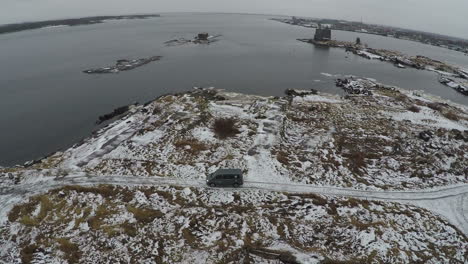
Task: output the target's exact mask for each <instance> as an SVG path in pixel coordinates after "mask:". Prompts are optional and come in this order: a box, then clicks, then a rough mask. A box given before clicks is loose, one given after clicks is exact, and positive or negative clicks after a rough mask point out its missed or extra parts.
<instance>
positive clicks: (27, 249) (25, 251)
mask: <svg viewBox="0 0 468 264" xmlns="http://www.w3.org/2000/svg"><path fill="white" fill-rule="evenodd" d="M38 248H39V246H38V245H36V244H31V245H24V246H23V247H22V248H21V252H20V256H21V261H22V262H23V263H31V261H32V260H33V254H34V253H35V252H36V251H37V249H38Z"/></svg>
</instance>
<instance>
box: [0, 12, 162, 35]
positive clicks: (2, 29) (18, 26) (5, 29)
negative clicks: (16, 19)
mask: <svg viewBox="0 0 468 264" xmlns="http://www.w3.org/2000/svg"><path fill="white" fill-rule="evenodd" d="M156 17H161V15H159V14H146V15H121V16H94V17H83V18H71V19H60V20H46V21H38V22H24V23H15V24H6V25H0V35H1V34H8V33H15V32H21V31H26V30H35V29H41V28H46V27H56V26H82V25H93V24H101V23H104V22H105V21H106V20H123V19H148V18H156Z"/></svg>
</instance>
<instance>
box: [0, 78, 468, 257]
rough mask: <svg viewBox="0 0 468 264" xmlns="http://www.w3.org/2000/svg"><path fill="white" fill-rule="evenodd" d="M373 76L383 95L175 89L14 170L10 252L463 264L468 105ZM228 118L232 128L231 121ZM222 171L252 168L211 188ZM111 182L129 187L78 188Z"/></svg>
mask: <svg viewBox="0 0 468 264" xmlns="http://www.w3.org/2000/svg"><path fill="white" fill-rule="evenodd" d="M363 83H365V84H366V85H369V84H370V85H371V86H372V94H373V95H372V96H354V95H353V96H347V97H341V98H340V97H338V96H333V95H328V94H314V93H309V94H306V95H304V96H290V97H284V98H273V97H260V96H251V95H244V94H236V93H227V92H223V91H218V90H214V89H198V90H194V91H193V92H190V93H184V94H178V95H168V96H163V97H161V98H158V99H157V100H155V101H153V102H151V103H149V104H147V105H144V106H139V107H136V108H133V109H132V111H131V112H130V113H129V114H128V115H126V116H125V117H123V118H121V119H120V120H117V121H115V122H113V123H111V124H110V125H108V126H107V127H105V128H103V129H101V130H100V131H98V132H97V133H95V134H94V135H93V136H92V137H90V138H88V139H86V140H85V141H83V142H82V143H80V144H77V145H76V146H74V147H72V148H70V149H68V150H66V151H64V152H60V153H56V154H54V155H52V156H50V157H48V158H46V159H44V160H42V161H41V162H38V163H35V164H33V165H31V166H29V167H14V168H0V192H1V195H0V204H1V205H2V206H1V207H0V220H1V221H0V223H1V229H0V234H1V239H2V240H0V243H3V245H0V248H2V250H1V252H0V261H1V260H4V261H7V262H15V261H19V260H20V259H23V260H24V259H29V260H31V259H34V260H37V261H39V260H40V259H42V260H43V262H45V263H49V262H57V263H60V262H63V261H64V260H68V262H73V260H74V259H75V258H79V259H81V261H83V262H87V261H99V255H96V254H97V253H96V254H91V252H93V250H96V249H99V250H101V249H103V248H104V249H106V250H104V251H103V252H107V253H103V255H102V256H104V255H105V256H106V258H107V257H108V258H109V259H114V260H115V261H124V262H129V261H130V262H131V261H132V256H133V257H135V256H136V257H137V258H138V259H144V258H143V257H147V258H148V262H151V261H150V259H152V260H153V262H156V263H161V262H181V263H187V262H194V261H195V262H216V261H218V262H229V261H228V260H230V261H231V262H233V263H236V261H240V260H241V259H239V258H242V259H249V260H250V261H252V262H253V263H256V262H262V263H277V261H278V260H279V259H281V258H288V257H291V256H290V255H291V254H292V255H293V257H295V258H296V259H297V260H300V262H303V263H320V262H325V263H326V261H333V260H354V261H358V262H359V261H361V262H380V261H383V262H394V263H395V262H407V263H411V262H416V261H422V262H427V263H449V262H454V263H463V262H465V261H466V259H467V253H466V248H467V246H468V244H467V238H466V235H467V234H468V230H467V227H468V221H467V212H466V211H467V206H466V204H467V202H468V201H467V199H468V198H467V197H468V194H467V192H468V190H467V188H468V185H467V183H468V178H467V177H468V176H467V171H466V168H467V167H468V162H467V160H468V159H467V158H468V157H467V155H468V154H467V150H468V144H467V141H468V111H467V109H466V108H465V107H463V106H460V105H455V104H452V103H450V102H443V101H441V100H439V99H437V98H432V97H430V96H426V95H423V94H417V93H410V92H408V91H404V90H400V89H395V88H391V87H386V86H383V85H381V84H378V83H376V82H375V80H364V81H363ZM219 120H231V121H233V122H232V123H233V124H234V125H233V126H232V127H221V130H220V131H221V132H220V131H218V130H217V129H216V121H219ZM228 123H229V122H228ZM223 124H224V123H223ZM223 126H226V125H223ZM223 131H224V132H223ZM226 131H227V132H226ZM223 133H224V134H223ZM217 168H240V169H242V170H243V171H244V175H245V180H246V183H245V186H244V188H242V189H241V190H233V189H210V188H206V187H205V186H204V179H205V177H206V175H207V174H208V173H211V172H213V171H215V170H216V169H217ZM99 184H109V185H113V186H115V185H118V186H121V187H119V188H117V189H113V192H112V193H107V192H106V190H108V189H109V188H114V187H110V186H107V187H106V186H99V187H87V188H91V189H86V188H85V189H80V188H84V187H73V188H71V189H70V187H67V186H70V185H79V186H96V185H99ZM168 186H172V187H168ZM151 187H153V188H151ZM56 188H59V189H60V188H62V189H61V190H62V192H61V191H60V190H53V189H56ZM148 189H149V190H150V191H148ZM50 190H52V191H51V192H50V193H48V194H46V195H44V193H45V192H47V191H50ZM90 190H91V191H90ZM103 190H104V191H103ZM145 190H146V191H145ZM160 192H162V193H161V195H162V197H160V198H161V199H162V200H158V199H159V198H157V197H156V196H158V195H159V194H160ZM168 192H169V193H170V194H168ZM141 193H143V194H144V195H142V194H141ZM148 193H149V194H148ZM155 193H158V195H154V194H155ZM314 193H315V194H322V195H326V196H325V197H320V196H316V195H314ZM34 195H37V196H34ZM122 195H125V196H128V197H127V198H125V197H123V196H122ZM32 196H34V197H32ZM169 196H171V197H184V199H183V201H176V200H177V199H176V198H168V197H169ZM186 196H187V197H186ZM208 196H209V198H207V197H208ZM239 196H240V198H239ZM296 196H298V197H299V198H298V197H296ZM29 197H32V198H30V200H29V202H27V199H28V198H29ZM145 197H146V198H145ZM252 197H255V199H254V198H252ZM306 197H307V198H306ZM333 197H347V198H333ZM61 198H63V199H62V200H63V201H66V203H65V202H61ZM111 198H112V199H111ZM154 199H156V200H154ZM206 199H208V200H206ZM367 200H371V201H367ZM80 201H86V202H84V203H80ZM145 201H146V202H145ZM202 201H203V202H202ZM349 201H351V202H349ZM233 202H234V203H235V204H232V203H233ZM109 203H111V205H110V207H109V208H108V207H107V205H109ZM18 204H22V205H18ZM80 204H81V207H80V206H78V205H80ZM297 204H300V207H297ZM15 205H17V206H16V207H15ZM221 205H222V206H221ZM213 206H214V207H215V208H218V209H219V210H220V212H218V211H217V210H218V209H216V210H215V212H213V214H214V215H213V217H211V216H210V217H209V219H206V221H205V220H203V221H205V222H203V224H197V223H196V222H193V221H194V220H193V219H198V218H200V215H206V214H207V212H209V211H210V208H211V207H213ZM230 206H231V207H232V206H241V207H242V208H243V209H242V210H246V211H245V212H244V213H242V212H239V211H237V210H240V209H235V208H231V207H230ZM78 207H79V208H80V209H78ZM225 207H226V208H230V209H226V208H225ZM245 207H248V208H250V209H246V208H245ZM43 208H44V209H43ZM99 208H101V209H99ZM106 208H107V209H106ZM168 208H169V209H170V210H169V209H168ZM265 208H266V209H267V210H266V209H265ZM285 208H286V209H285ZM340 208H341V209H340ZM422 208H424V209H422ZM12 209H13V211H11V210H12ZM111 209H112V210H111ZM231 209H232V210H233V211H232V210H231ZM264 209H265V210H264ZM427 209H428V210H427ZM60 210H64V211H66V212H67V213H66V214H62V213H60ZM172 210H175V211H172ZM281 210H283V211H281ZM304 210H305V211H304ZM85 211H86V212H88V213H84V212H85ZM280 211H281V212H280ZM246 212H248V213H246ZM15 215H16V216H15ZM132 215H133V216H132ZM148 215H149V216H148ZM208 215H209V214H208ZM101 216H102V217H101ZM246 216H248V217H251V219H252V221H251V222H246V221H244V222H242V221H241V220H239V221H237V220H236V219H242V218H243V217H246ZM319 216H320V218H317V217H319ZM93 217H94V218H93ZM145 217H149V220H148V219H146V218H145ZM96 218H97V219H96ZM77 219H82V220H78V222H77ZM145 219H146V220H145ZM174 219H179V220H176V221H175V222H174ZM274 219H276V220H274ZM319 219H321V220H319ZM140 220H141V221H143V222H141V223H139V221H140ZM257 220H258V221H257ZM322 220H323V221H322ZM89 221H91V223H90V222H89ZM93 221H97V223H95V222H93ZM216 221H221V222H222V223H223V225H224V229H220V226H217V225H216ZM232 221H234V222H232ZM236 221H237V222H236ZM173 222H174V223H173ZM192 222H193V223H192ZM230 222H232V223H237V224H238V225H237V226H236V227H235V228H238V227H241V228H240V231H239V232H237V231H238V230H236V231H232V232H234V233H232V234H231V233H229V232H231V231H229V232H228V231H226V230H232V229H233V228H234V226H231V227H229V224H228V223H230ZM92 223H94V224H92ZM171 223H172V224H171ZM176 223H178V224H176ZM90 225H94V227H93V228H94V229H93V228H91V227H90ZM200 225H201V226H200ZM335 227H337V228H338V229H337V230H335ZM48 228H51V229H48ZM90 228H91V229H92V230H91V231H92V232H88V231H89V230H90ZM226 228H227V229H226ZM235 228H234V229H235ZM290 228H293V229H294V230H289V229H290ZM275 229H276V230H277V231H276V232H273V231H271V230H275ZM184 230H187V231H184ZM256 230H257V231H258V230H261V232H256ZM267 230H270V231H271V232H270V231H269V232H267ZM174 232H175V233H174ZM170 233H172V234H173V235H174V236H175V237H171V238H169V237H166V236H169V234H170ZM45 234H52V235H51V236H52V237H49V238H44V235H45ZM103 234H104V235H103ZM177 234H178V235H177ZM226 234H229V235H226ZM246 234H249V235H246ZM255 234H257V235H255ZM340 234H341V235H340ZM145 235H146V236H145ZM75 236H76V238H73V237H75ZM226 236H228V237H229V238H227V237H226ZM157 237H164V238H166V240H168V241H172V242H170V243H169V242H167V241H161V240H158V239H156V238H157ZM98 238H101V239H98ZM96 239H97V241H95V240H96ZM171 239H172V240H171ZM226 239H227V240H226ZM341 240H342V242H339V241H341ZM129 241H130V242H129ZM144 241H151V243H157V244H151V243H150V244H146V242H144ZM158 241H159V242H158ZM220 241H221V242H220ZM223 241H224V242H223ZM259 241H264V242H265V243H260V244H258V243H257V242H259ZM88 243H89V245H88ZM128 243H130V244H128ZM132 243H133V244H132ZM167 243H169V244H167ZM171 243H172V244H171ZM86 245H87V246H86ZM129 245H130V246H131V247H133V248H137V249H138V250H137V251H138V252H133V251H132V252H130V251H131V250H130V246H129ZM161 245H164V249H160V248H161V247H162V246H161ZM184 245H188V247H184ZM246 245H247V246H246ZM345 245H346V247H345ZM348 247H351V248H353V250H352V251H349V248H348ZM70 248H71V249H73V248H80V249H81V248H82V250H81V251H80V252H82V254H80V255H73V254H70V253H67V252H68V251H69V249H70ZM150 248H152V249H153V250H152V251H151V250H150ZM226 248H228V249H229V250H226ZM122 250H123V252H125V254H122V255H119V254H117V253H116V252H121V251H122ZM129 250H130V251H129ZM161 250H162V251H161ZM165 250H168V251H167V252H174V254H170V255H171V256H177V257H176V258H175V259H170V258H168V255H167V254H163V253H161V252H163V251H165ZM71 251H73V250H71ZM57 252H59V253H57ZM106 254H107V255H106ZM216 254H217V255H216ZM214 255H216V256H217V257H216V258H214V259H213V258H210V257H213V256H214ZM158 256H159V257H160V258H158ZM233 256H240V257H239V258H238V259H236V258H234V259H232V258H231V257H233ZM370 256H372V259H364V257H370ZM283 260H284V259H283ZM275 261H276V262H275ZM38 263H39V262H38Z"/></svg>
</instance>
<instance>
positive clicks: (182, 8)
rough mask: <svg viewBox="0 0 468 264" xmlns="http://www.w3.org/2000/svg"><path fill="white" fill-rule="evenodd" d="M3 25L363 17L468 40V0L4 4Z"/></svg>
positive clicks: (21, 0) (14, 0)
mask: <svg viewBox="0 0 468 264" xmlns="http://www.w3.org/2000/svg"><path fill="white" fill-rule="evenodd" d="M0 6H1V8H0V24H5V23H13V22H23V21H35V20H44V19H55V18H67V17H83V16H91V15H113V14H133V13H159V12H228V13H265V14H281V15H296V16H310V17H321V18H338V19H346V20H356V21H359V20H361V17H362V19H363V20H364V22H368V23H378V24H385V25H392V26H399V27H404V28H410V29H418V30H424V31H429V32H435V33H445V34H448V35H453V36H458V37H463V38H467V39H468V19H467V17H468V14H467V10H468V0H1V5H0Z"/></svg>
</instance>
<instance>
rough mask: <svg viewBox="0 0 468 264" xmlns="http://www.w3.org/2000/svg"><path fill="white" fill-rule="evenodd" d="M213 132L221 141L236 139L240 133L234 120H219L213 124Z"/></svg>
mask: <svg viewBox="0 0 468 264" xmlns="http://www.w3.org/2000/svg"><path fill="white" fill-rule="evenodd" d="M213 131H214V133H215V134H216V136H217V137H218V138H220V139H226V138H228V137H234V136H236V135H237V134H239V133H240V131H239V129H238V128H237V126H236V120H235V119H233V118H219V119H216V120H215V122H214V124H213Z"/></svg>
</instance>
